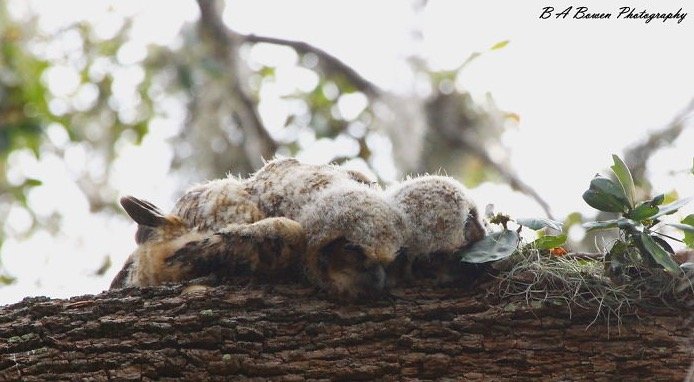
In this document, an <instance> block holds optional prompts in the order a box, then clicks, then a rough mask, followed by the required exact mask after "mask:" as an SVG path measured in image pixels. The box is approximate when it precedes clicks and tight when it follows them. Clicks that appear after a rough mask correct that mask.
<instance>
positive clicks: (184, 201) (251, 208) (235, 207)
mask: <svg viewBox="0 0 694 382" xmlns="http://www.w3.org/2000/svg"><path fill="white" fill-rule="evenodd" d="M171 214H173V215H176V216H179V217H180V218H181V219H182V220H183V222H184V223H185V224H186V225H188V226H189V227H191V228H193V227H195V228H197V229H199V230H201V231H216V230H219V229H221V228H224V227H226V226H227V225H228V224H232V223H238V224H242V223H254V222H256V221H258V220H260V219H262V218H264V217H265V215H264V214H263V213H262V212H261V211H260V208H258V204H257V203H256V201H255V200H253V199H252V198H251V195H250V194H249V193H248V191H247V190H246V185H245V183H244V182H242V181H241V180H239V179H236V178H234V177H233V176H228V177H226V178H224V179H217V180H212V181H209V182H207V183H202V184H199V185H197V186H193V187H191V188H190V189H188V191H186V192H185V193H184V194H183V196H181V197H180V198H179V199H178V201H177V202H176V205H175V206H174V208H173V210H172V211H171Z"/></svg>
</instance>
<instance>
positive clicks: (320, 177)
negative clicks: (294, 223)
mask: <svg viewBox="0 0 694 382" xmlns="http://www.w3.org/2000/svg"><path fill="white" fill-rule="evenodd" d="M342 185H350V186H355V187H363V188H372V187H376V186H375V182H373V181H371V180H370V179H369V178H368V177H367V176H366V175H364V174H361V173H360V172H357V171H351V170H345V169H343V168H340V167H337V166H332V165H310V164H305V163H301V162H299V161H298V160H296V159H292V158H286V159H275V160H272V161H270V162H268V163H267V164H266V165H265V166H263V168H261V169H260V170H258V172H256V173H255V174H253V176H252V177H251V178H250V179H249V180H248V182H247V189H248V192H249V193H250V194H251V195H252V196H253V198H254V200H256V201H257V203H258V206H259V207H260V210H261V211H262V212H263V213H265V214H266V215H267V216H284V217H287V218H290V219H297V218H298V217H299V215H300V214H301V212H302V209H303V208H304V207H306V206H308V205H310V204H312V203H314V202H315V201H316V200H317V199H318V197H319V195H320V194H321V193H322V192H323V191H325V190H327V189H329V188H332V187H337V186H342Z"/></svg>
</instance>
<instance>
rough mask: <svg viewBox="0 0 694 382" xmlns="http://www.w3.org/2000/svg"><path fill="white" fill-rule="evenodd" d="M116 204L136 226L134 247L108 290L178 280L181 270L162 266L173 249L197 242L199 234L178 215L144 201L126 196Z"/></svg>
mask: <svg viewBox="0 0 694 382" xmlns="http://www.w3.org/2000/svg"><path fill="white" fill-rule="evenodd" d="M120 203H121V206H123V209H124V210H125V212H126V213H127V214H128V215H129V216H130V217H131V218H132V219H133V220H134V221H135V222H136V223H137V231H136V233H135V242H136V243H137V244H138V247H137V248H136V249H135V251H134V252H133V253H132V254H131V255H130V257H129V258H128V260H127V261H126V263H125V265H124V266H123V269H121V271H120V272H119V273H118V274H117V275H116V277H115V278H114V279H113V281H112V282H111V288H112V289H113V288H119V287H124V286H128V285H137V286H146V285H156V284H161V283H163V282H166V281H178V280H179V279H180V275H181V274H182V272H181V270H180V269H178V268H177V267H165V266H163V263H164V262H165V261H166V258H167V257H168V256H170V255H171V254H173V253H174V252H175V251H176V250H177V249H179V248H181V247H183V246H184V245H185V244H186V243H188V242H190V241H193V240H198V239H199V238H200V236H201V235H200V234H199V233H198V232H197V231H196V230H191V229H190V228H188V227H187V226H186V225H185V224H184V223H183V221H182V220H181V219H180V218H179V217H178V216H175V215H164V214H162V212H161V211H160V210H159V209H158V208H157V207H156V206H155V205H153V204H152V203H150V202H148V201H146V200H142V199H138V198H135V197H133V196H126V197H123V198H121V200H120Z"/></svg>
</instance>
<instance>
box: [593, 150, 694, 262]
mask: <svg viewBox="0 0 694 382" xmlns="http://www.w3.org/2000/svg"><path fill="white" fill-rule="evenodd" d="M612 160H613V162H614V164H613V165H612V167H611V168H612V171H613V172H614V174H615V177H616V179H617V183H615V182H614V181H612V180H611V179H609V178H606V177H602V176H600V175H597V176H596V177H595V178H593V180H592V181H591V182H590V187H589V188H588V190H587V191H586V192H584V193H583V200H585V202H586V203H588V205H590V206H591V207H593V208H595V209H598V210H600V211H605V212H616V213H619V214H621V217H620V218H617V219H612V220H606V221H595V222H588V223H585V224H584V225H583V226H584V227H585V228H586V229H588V230H594V229H609V228H618V229H619V230H620V238H619V240H617V241H616V242H615V243H614V244H613V245H612V248H611V249H610V251H609V253H608V254H607V256H606V258H605V259H606V261H607V262H608V263H610V262H613V263H619V266H617V267H616V268H620V269H621V268H623V267H622V266H621V263H622V262H627V263H628V262H632V261H635V260H634V256H625V254H627V253H628V254H633V252H634V251H633V249H636V251H637V252H638V254H639V255H640V258H641V259H642V260H643V261H644V262H646V263H647V264H649V265H652V266H660V267H663V268H664V269H666V270H667V271H669V272H673V273H675V272H680V267H679V266H678V265H677V263H676V262H675V261H674V260H673V259H672V257H671V253H672V252H673V251H672V248H671V247H670V245H669V244H668V243H667V242H666V241H665V240H664V239H663V237H668V238H670V239H673V238H671V237H669V236H667V235H664V234H662V233H660V232H658V231H657V228H656V227H657V226H658V224H659V223H661V221H660V218H661V217H662V216H665V215H670V214H673V213H675V212H677V210H679V208H681V207H682V206H684V205H685V204H687V203H688V202H689V201H691V198H685V199H680V200H676V201H674V202H672V203H670V204H667V205H663V202H664V201H665V195H664V194H660V195H658V196H655V197H654V198H651V199H650V200H646V201H641V202H637V201H636V198H635V194H636V192H635V190H636V187H635V185H634V180H633V178H632V176H631V172H630V171H629V168H628V167H627V166H626V164H624V162H623V161H622V159H621V158H619V157H618V156H617V155H612ZM690 216H691V215H690ZM690 216H688V217H687V218H685V219H684V220H682V222H681V223H678V224H669V225H670V226H672V227H674V228H678V229H681V230H682V231H684V232H685V243H687V245H689V246H691V244H692V241H694V238H692V235H694V225H692V223H694V217H691V218H690ZM675 240H676V239H675ZM625 259H628V260H625ZM626 265H628V264H626ZM612 268H615V266H613V267H612Z"/></svg>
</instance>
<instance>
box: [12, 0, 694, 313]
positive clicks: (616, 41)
mask: <svg viewBox="0 0 694 382" xmlns="http://www.w3.org/2000/svg"><path fill="white" fill-rule="evenodd" d="M9 4H10V5H11V7H12V10H13V12H15V13H16V14H21V12H22V9H23V8H24V7H25V6H26V4H30V5H31V6H32V7H34V8H35V9H40V14H41V15H42V16H41V17H42V18H41V23H42V24H41V25H42V27H43V28H44V29H45V30H47V31H51V30H56V29H59V28H61V27H62V26H65V25H69V23H71V22H73V21H75V20H90V21H92V22H95V23H96V25H97V30H98V31H99V33H101V34H102V35H103V36H108V35H109V33H113V30H114V28H115V27H117V26H118V25H120V23H122V20H123V15H125V16H127V17H130V16H133V17H135V26H136V27H135V28H134V29H135V30H134V32H133V42H132V44H130V45H129V46H128V48H127V50H124V52H123V53H122V54H123V57H119V58H120V59H122V61H127V60H133V62H137V61H139V60H141V57H140V58H139V59H138V56H141V54H142V51H143V50H142V47H143V46H144V45H145V44H147V43H150V42H154V43H160V44H170V43H176V34H177V31H178V29H179V28H180V26H181V25H182V24H183V23H184V22H185V21H190V20H194V19H195V17H196V16H197V8H196V7H195V4H194V2H192V1H176V2H171V1H166V0H161V1H133V0H128V1H123V0H118V1H115V0H111V1H96V0H67V1H61V2H55V1H52V0H32V1H29V2H25V1H20V0H14V1H11V2H10V3H9ZM547 5H552V4H551V2H550V3H547V2H539V1H529V2H520V1H513V0H507V1H484V2H482V1H477V2H462V1H456V0H432V1H430V2H429V6H428V7H427V9H426V12H424V13H423V14H418V13H416V12H414V11H413V10H412V9H411V8H410V6H409V2H407V1H397V0H386V1H377V2H374V1H365V0H361V1H320V0H295V1H292V2H286V1H266V0H235V1H233V6H232V7H229V8H228V9H227V12H226V13H225V15H224V17H225V21H227V22H228V23H230V25H233V26H234V28H235V29H236V30H237V31H240V32H243V33H256V34H260V35H269V36H277V37H283V38H288V39H297V40H304V41H307V42H309V43H312V44H315V45H317V46H319V47H321V48H323V49H326V50H328V51H329V52H331V53H333V54H335V55H336V56H338V57H339V58H341V59H343V60H344V61H345V62H347V63H348V64H350V65H352V66H353V67H354V68H356V69H357V70H358V71H359V72H360V73H362V74H363V75H364V76H365V77H366V78H368V79H370V80H372V81H373V82H375V83H377V84H378V85H380V86H381V87H383V88H385V89H388V90H391V91H394V92H398V93H400V94H404V93H407V92H410V91H411V90H412V89H413V88H414V87H415V86H414V85H413V79H412V78H411V74H410V72H409V70H407V63H406V62H405V61H404V58H405V57H407V56H409V55H412V54H417V55H420V56H422V57H425V58H426V59H427V60H428V63H429V64H430V65H431V66H432V67H433V68H436V69H451V68H454V67H456V66H458V65H460V63H461V62H462V61H464V60H465V59H466V58H467V57H468V56H469V55H470V54H471V53H473V52H475V51H485V50H487V49H488V48H489V47H491V46H492V45H493V44H495V43H497V42H499V41H502V40H510V41H511V43H510V44H509V45H508V46H507V47H505V48H504V49H501V50H498V51H494V52H490V53H486V54H484V55H483V56H482V57H481V58H479V59H478V60H476V61H475V62H473V63H472V64H471V65H469V66H468V67H467V68H466V69H465V71H464V72H463V74H462V75H461V77H460V81H459V83H458V84H457V85H458V86H460V87H462V88H464V89H467V90H469V91H471V92H472V93H473V94H474V95H475V96H478V97H482V96H484V94H485V93H486V92H491V93H492V95H493V96H494V97H495V99H496V100H497V103H498V104H499V106H500V107H501V108H502V109H505V110H508V111H512V112H515V113H517V114H519V115H520V118H521V123H520V126H519V128H518V129H517V130H516V131H512V132H510V133H508V134H507V135H506V136H505V143H506V144H507V145H508V147H509V148H510V150H511V153H512V154H511V155H512V156H511V158H512V164H513V166H514V167H515V169H516V170H517V171H518V173H519V175H520V177H521V178H522V179H523V180H525V181H526V182H527V183H529V184H530V185H532V186H533V187H535V188H536V189H537V190H538V191H539V192H540V193H541V194H542V195H543V196H544V197H545V198H546V199H547V201H548V202H549V204H550V205H552V206H553V208H554V212H555V215H557V216H558V217H563V216H565V215H566V214H567V213H569V212H572V211H577V210H578V211H582V212H586V213H591V209H590V208H589V207H588V206H586V205H585V203H584V202H583V201H582V199H581V194H582V193H583V191H584V190H585V188H586V187H587V185H588V183H589V181H590V179H591V178H592V176H593V175H594V174H595V172H596V171H599V170H600V169H605V168H607V167H608V166H609V165H610V164H611V158H610V154H612V153H621V152H622V150H623V149H624V148H625V147H626V146H628V145H630V144H632V143H634V142H635V141H637V140H638V139H639V138H640V137H642V136H643V135H644V134H645V132H647V131H649V130H653V129H658V128H660V127H662V126H664V125H665V124H667V123H668V122H669V121H670V120H671V119H672V118H673V117H674V116H675V115H676V114H677V113H678V112H679V111H680V110H681V109H682V108H683V107H684V106H685V105H686V104H687V103H688V102H689V101H690V99H691V98H692V97H694V70H692V68H694V51H693V50H692V38H693V37H694V5H689V4H688V3H686V2H684V1H670V0H669V1H661V2H657V3H655V2H646V1H638V0H633V1H631V2H630V3H629V5H630V6H632V7H636V8H637V9H639V10H640V9H643V8H644V7H645V8H646V9H648V10H649V11H653V12H675V11H677V9H679V8H680V7H683V8H684V10H683V11H684V12H693V14H690V15H687V17H686V19H685V20H684V21H683V22H682V23H681V24H676V23H675V22H673V21H669V22H668V23H665V24H664V23H662V22H660V21H658V20H654V21H652V22H651V23H650V24H645V23H644V22H643V21H642V20H569V19H567V20H554V19H551V20H539V19H538V15H539V14H540V12H541V9H542V7H543V6H547ZM581 5H585V6H588V7H589V8H590V9H591V10H594V11H596V12H598V11H600V12H617V11H618V7H619V6H620V5H610V4H607V5H605V4H604V2H601V1H596V0H591V1H588V2H583V3H582V4H581ZM555 6H557V5H555ZM561 6H568V4H564V3H562V4H561ZM109 7H111V8H113V9H114V10H115V12H107V10H108V9H109ZM557 7H559V6H557ZM162 9H166V12H162ZM415 30H421V32H422V33H423V40H417V39H414V38H412V37H411V36H412V32H413V31H415ZM61 70H63V69H58V70H57V71H56V74H55V75H56V76H57V75H60V74H61V73H63V75H61V76H62V77H66V78H68V79H69V77H70V76H69V73H68V74H66V73H67V72H65V71H64V70H63V72H61ZM136 72H137V71H134V72H133V73H134V74H133V75H134V76H136V75H137V73H136ZM124 78H125V79H127V78H131V77H129V76H127V75H126V76H124ZM59 82H60V81H59ZM62 85H63V86H64V87H63V88H59V89H57V91H58V92H71V91H75V89H74V86H73V88H71V87H70V82H69V81H64V82H62ZM87 90H88V89H87ZM87 93H88V92H87ZM87 96H88V94H87ZM87 96H85V97H87ZM158 123H160V124H162V125H166V124H167V123H169V124H171V123H173V124H176V123H177V122H176V121H175V118H173V119H172V120H161V121H158ZM54 130H55V129H54ZM164 131H165V129H163V128H162V129H158V128H156V126H154V127H152V134H151V136H148V138H147V139H145V142H144V143H143V145H142V146H141V147H127V146H125V147H123V148H122V150H121V154H122V160H121V161H120V162H119V163H118V164H117V166H116V171H115V179H114V184H115V185H116V186H117V187H118V189H119V190H121V191H122V193H123V194H128V193H132V194H135V195H138V196H142V197H145V198H147V199H150V200H152V201H154V202H155V203H156V204H159V205H160V206H161V207H163V208H164V209H168V208H170V207H171V205H172V203H173V200H172V198H173V188H174V185H175V181H174V180H173V179H170V178H169V177H167V173H166V164H167V163H168V162H167V161H168V158H169V157H170V155H171V153H170V150H168V148H167V146H166V144H165V143H164V140H165V139H166V138H167V133H165V132H164ZM51 139H57V140H61V139H64V138H61V135H60V133H59V132H57V131H54V132H53V134H52V135H51ZM316 147H318V146H316ZM70 153H71V154H70V158H73V159H72V160H71V161H70V162H69V163H63V162H62V161H61V160H60V159H58V158H56V157H51V156H46V157H44V159H43V160H42V161H41V162H37V161H36V160H34V159H32V158H31V156H30V155H23V154H18V155H16V156H15V157H14V158H12V160H13V161H14V164H16V165H17V167H18V168H21V172H22V174H23V175H25V176H31V177H35V178H38V179H41V180H42V181H43V182H44V185H45V186H43V187H40V188H39V189H37V190H36V191H35V192H32V193H31V194H30V202H32V203H33V204H34V205H35V206H36V207H37V209H39V210H43V211H44V212H45V213H46V214H48V213H50V212H51V211H54V210H67V211H68V212H69V213H67V214H66V218H65V221H64V223H63V226H62V228H61V232H60V233H59V234H58V235H57V236H56V237H52V236H50V235H48V234H45V233H44V234H40V235H37V236H36V237H34V238H33V239H31V240H28V241H24V240H19V239H13V238H10V239H9V240H8V241H7V242H6V244H5V246H4V247H3V248H2V263H3V266H4V267H5V269H6V270H7V271H8V272H9V273H10V274H11V275H13V276H15V277H17V279H18V281H17V283H16V284H14V285H12V286H9V287H0V304H3V303H7V302H13V301H17V300H19V299H21V298H22V297H23V296H26V295H41V294H43V295H49V296H55V297H65V296H71V295H79V294H84V293H98V292H99V291H101V290H102V289H105V288H107V287H108V284H109V282H110V279H111V278H112V277H113V275H114V274H115V272H117V271H118V269H119V268H120V265H121V264H122V262H123V261H124V259H125V257H126V256H127V255H128V253H129V252H130V251H131V250H132V249H133V248H134V241H133V236H132V235H133V232H134V229H135V227H134V225H133V224H130V223H129V222H127V221H125V220H124V219H120V218H113V217H104V216H92V215H90V214H89V213H88V211H87V207H86V203H85V201H84V200H83V199H82V198H81V197H80V196H79V192H78V191H77V190H76V189H75V187H74V184H71V181H70V179H71V178H72V176H73V175H74V173H75V172H76V169H75V166H79V165H78V164H76V163H80V162H81V160H80V159H79V158H81V156H80V155H83V154H80V148H79V147H78V146H76V147H73V148H72V149H71V151H70ZM152 153H159V154H157V156H156V157H152ZM693 155H694V129H691V128H689V129H688V130H686V131H685V133H684V134H683V136H682V137H681V138H680V140H679V144H678V146H677V147H676V148H673V149H668V150H663V151H662V152H660V153H659V154H658V155H656V156H655V157H654V158H653V160H652V162H651V165H650V167H651V169H652V170H651V179H652V181H653V183H654V185H655V187H656V188H657V190H658V191H662V192H667V191H670V190H672V189H676V190H677V191H678V192H679V194H680V195H682V196H686V195H694V180H693V179H692V176H691V175H688V174H687V173H686V172H683V171H680V172H679V174H678V175H677V176H672V175H671V174H670V172H671V171H672V170H675V171H679V170H685V169H687V168H689V167H690V166H691V165H692V156H693ZM15 171H20V170H15ZM10 175H11V174H8V176H10ZM472 193H473V195H475V196H476V197H477V198H478V202H479V203H480V204H485V203H487V202H493V203H494V204H495V205H496V206H497V210H505V211H508V212H510V213H511V214H512V215H515V216H538V215H541V212H540V211H539V209H538V207H537V206H536V205H535V203H534V202H532V201H529V200H528V199H527V198H525V197H523V196H520V195H518V194H515V193H513V192H511V191H509V190H508V188H506V187H503V186H496V185H483V186H482V187H480V188H478V189H475V190H472ZM692 210H693V208H692V206H689V207H688V209H687V212H688V213H692ZM10 220H11V221H12V227H13V229H15V230H16V231H17V232H19V233H21V231H22V228H23V227H22V222H23V221H24V222H25V221H26V216H23V214H22V212H21V210H20V209H15V210H14V212H13V214H12V216H11V219H10ZM8 224H10V223H9V222H8ZM85 227H88V228H85ZM85 229H88V230H89V232H88V233H87V234H85ZM104 256H111V258H112V261H113V262H114V265H113V267H112V268H111V270H110V271H109V272H108V273H107V274H106V276H105V277H95V276H92V275H91V274H92V273H93V271H94V270H95V269H96V268H98V267H99V265H100V264H101V262H102V261H103V259H104Z"/></svg>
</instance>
